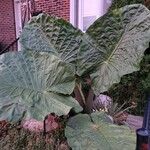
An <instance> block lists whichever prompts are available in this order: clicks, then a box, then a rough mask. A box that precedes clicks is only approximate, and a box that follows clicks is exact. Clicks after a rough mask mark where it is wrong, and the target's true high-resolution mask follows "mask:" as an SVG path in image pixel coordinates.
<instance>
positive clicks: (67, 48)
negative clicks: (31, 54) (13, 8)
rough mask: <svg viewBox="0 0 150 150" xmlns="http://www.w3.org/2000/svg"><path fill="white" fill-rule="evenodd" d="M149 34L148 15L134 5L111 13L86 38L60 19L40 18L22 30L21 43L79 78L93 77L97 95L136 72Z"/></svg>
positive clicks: (149, 23)
mask: <svg viewBox="0 0 150 150" xmlns="http://www.w3.org/2000/svg"><path fill="white" fill-rule="evenodd" d="M149 33H150V12H149V10H148V9H147V8H146V7H144V6H143V5H138V4H137V5H129V6H126V7H123V8H121V9H115V10H110V11H109V12H108V13H107V14H106V15H104V16H103V17H101V18H99V19H98V20H97V21H96V22H95V23H94V24H93V25H92V26H91V27H90V28H89V29H88V31H87V32H86V33H85V34H83V33H82V32H81V31H80V30H78V29H76V28H74V27H73V26H72V25H71V24H70V23H67V22H66V21H64V20H62V19H59V18H56V17H50V16H48V15H46V14H41V15H39V16H37V17H33V18H32V19H31V21H30V22H29V23H28V24H27V25H26V26H25V28H24V30H23V33H22V36H21V42H22V46H23V48H25V49H26V50H34V51H46V52H48V53H51V54H54V55H55V56H57V57H58V58H59V59H61V60H62V61H63V62H66V63H69V64H71V65H72V66H73V68H74V69H75V71H76V74H77V75H79V76H82V75H85V74H91V73H92V75H91V77H92V79H93V80H94V88H95V91H96V92H98V93H99V92H103V91H106V90H108V88H109V87H110V86H111V85H112V84H113V83H117V82H119V81H120V77H121V76H123V75H125V74H129V73H131V72H133V71H137V70H138V69H139V67H138V66H139V65H138V64H139V62H140V60H141V59H142V56H143V52H144V50H145V49H146V48H147V47H148V45H147V43H148V41H149V38H150V36H149V35H150V34H149Z"/></svg>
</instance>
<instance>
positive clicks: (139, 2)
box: [111, 0, 144, 9]
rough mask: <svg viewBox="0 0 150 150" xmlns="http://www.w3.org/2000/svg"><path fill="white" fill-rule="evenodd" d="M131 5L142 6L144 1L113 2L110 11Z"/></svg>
mask: <svg viewBox="0 0 150 150" xmlns="http://www.w3.org/2000/svg"><path fill="white" fill-rule="evenodd" d="M131 4H144V0H113V3H112V6H111V9H116V8H121V7H124V6H126V5H131Z"/></svg>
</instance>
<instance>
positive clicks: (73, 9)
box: [70, 0, 111, 32]
mask: <svg viewBox="0 0 150 150" xmlns="http://www.w3.org/2000/svg"><path fill="white" fill-rule="evenodd" d="M110 4H111V0H92V1H91V0H71V1H70V22H71V23H72V24H73V25H74V26H75V27H78V28H80V29H81V30H82V31H84V32H85V31H86V30H87V28H88V27H89V26H90V25H91V24H92V23H93V22H94V21H95V20H96V19H97V18H99V17H100V16H102V15H104V14H105V13H106V11H107V9H108V7H109V6H110Z"/></svg>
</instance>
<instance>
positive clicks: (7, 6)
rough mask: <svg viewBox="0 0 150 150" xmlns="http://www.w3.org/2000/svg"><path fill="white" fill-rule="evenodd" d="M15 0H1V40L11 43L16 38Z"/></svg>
mask: <svg viewBox="0 0 150 150" xmlns="http://www.w3.org/2000/svg"><path fill="white" fill-rule="evenodd" d="M15 36H16V33H15V18H14V2H13V0H0V42H1V41H3V42H4V44H6V45H9V44H10V43H12V42H13V41H14V39H15Z"/></svg>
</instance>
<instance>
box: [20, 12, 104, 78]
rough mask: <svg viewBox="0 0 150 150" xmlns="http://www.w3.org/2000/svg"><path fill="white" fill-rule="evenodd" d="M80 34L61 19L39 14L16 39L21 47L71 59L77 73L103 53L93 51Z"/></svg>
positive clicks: (94, 49) (92, 47) (89, 65)
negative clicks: (18, 38) (18, 39)
mask: <svg viewBox="0 0 150 150" xmlns="http://www.w3.org/2000/svg"><path fill="white" fill-rule="evenodd" d="M83 35H84V33H82V31H80V30H79V29H77V28H74V27H73V26H72V25H71V24H70V23H68V22H67V21H65V20H63V19H60V18H57V17H52V16H49V15H47V14H40V15H38V16H37V17H33V18H32V19H31V20H30V21H29V22H28V23H27V24H26V26H25V27H24V29H23V31H22V34H21V40H20V41H21V43H22V47H23V48H25V50H32V51H43V52H48V53H51V54H54V55H55V56H57V57H58V58H60V59H61V60H62V61H64V62H66V63H71V64H72V65H73V66H74V69H75V70H76V74H78V75H79V76H81V75H83V74H85V73H86V72H88V70H90V69H91V64H92V65H93V63H94V62H95V61H97V59H101V60H102V57H101V55H102V53H103V52H101V51H100V50H99V51H97V48H96V47H95V45H92V44H91V42H90V41H89V40H88V39H87V37H86V36H83ZM95 55H96V56H97V55H99V57H98V58H97V57H95ZM95 59H96V60H95ZM92 62H93V63H92Z"/></svg>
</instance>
